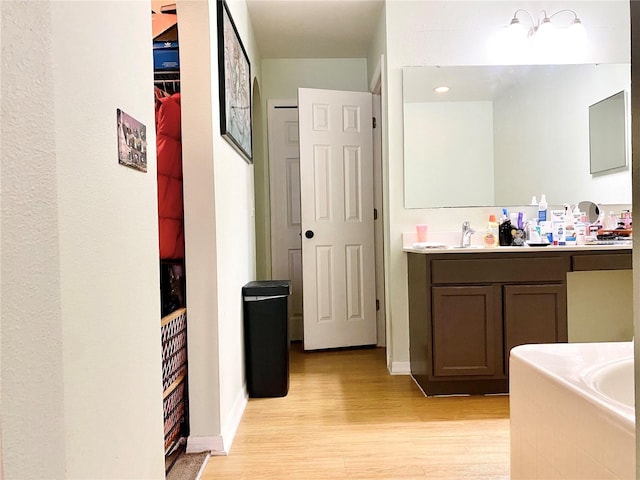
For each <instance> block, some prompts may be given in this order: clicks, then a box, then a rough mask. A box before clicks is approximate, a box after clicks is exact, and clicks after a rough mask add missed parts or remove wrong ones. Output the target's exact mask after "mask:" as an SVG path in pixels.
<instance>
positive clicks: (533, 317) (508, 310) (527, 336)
mask: <svg viewBox="0 0 640 480" xmlns="http://www.w3.org/2000/svg"><path fill="white" fill-rule="evenodd" d="M504 329H505V356H506V360H507V361H508V358H509V352H510V351H511V349H512V348H513V347H516V346H518V345H524V344H527V343H557V342H566V341H567V290H566V286H565V285H505V286H504Z"/></svg>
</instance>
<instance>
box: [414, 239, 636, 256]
mask: <svg viewBox="0 0 640 480" xmlns="http://www.w3.org/2000/svg"><path fill="white" fill-rule="evenodd" d="M632 248H633V246H632V245H631V243H626V242H625V243H624V244H622V245H549V246H546V247H530V246H528V245H526V246H523V247H496V248H484V247H480V248H477V247H472V248H452V247H443V248H411V247H404V248H403V249H402V250H403V251H405V252H408V253H423V254H425V255H429V254H434V253H437V254H441V253H464V254H469V253H505V254H508V253H514V252H516V253H518V252H519V253H528V252H548V251H557V252H571V251H579V252H584V251H597V252H599V251H603V250H604V251H606V250H631V249H632Z"/></svg>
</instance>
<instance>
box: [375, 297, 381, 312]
mask: <svg viewBox="0 0 640 480" xmlns="http://www.w3.org/2000/svg"><path fill="white" fill-rule="evenodd" d="M378 310H380V300H378V299H377V298H376V311H378Z"/></svg>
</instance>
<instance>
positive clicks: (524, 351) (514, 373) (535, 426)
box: [509, 342, 635, 480]
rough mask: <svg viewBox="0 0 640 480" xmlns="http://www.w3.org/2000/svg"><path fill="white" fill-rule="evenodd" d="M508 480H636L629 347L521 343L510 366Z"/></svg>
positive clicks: (512, 353)
mask: <svg viewBox="0 0 640 480" xmlns="http://www.w3.org/2000/svg"><path fill="white" fill-rule="evenodd" d="M509 365H510V366H509V378H510V380H509V382H510V386H509V392H510V416H511V479H512V480H517V479H525V478H526V479H545V480H547V479H551V478H563V479H580V480H586V479H598V480H601V479H630V480H631V479H635V408H634V405H635V402H634V373H633V344H632V342H611V343H569V344H566V343H565V344H544V345H522V346H519V347H516V348H514V349H513V350H512V351H511V358H510V362H509Z"/></svg>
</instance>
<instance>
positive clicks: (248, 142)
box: [216, 0, 253, 163]
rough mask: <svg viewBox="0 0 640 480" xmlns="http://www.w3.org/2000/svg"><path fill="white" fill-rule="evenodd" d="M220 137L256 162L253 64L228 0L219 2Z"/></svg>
mask: <svg viewBox="0 0 640 480" xmlns="http://www.w3.org/2000/svg"><path fill="white" fill-rule="evenodd" d="M216 3H217V9H218V79H219V84H220V88H219V94H220V134H221V135H222V137H223V138H225V139H226V140H227V141H228V142H229V143H230V144H231V146H233V147H234V148H235V149H236V150H237V151H238V153H240V155H242V157H243V158H244V159H245V160H246V161H247V163H253V148H252V141H253V135H252V131H251V127H252V125H251V122H252V113H251V63H250V62H249V56H248V55H247V51H246V50H245V49H244V45H243V44H242V40H241V38H240V35H239V34H238V30H237V28H236V25H235V23H234V21H233V17H232V16H231V12H230V11H229V7H228V6H227V2H225V1H224V0H218V1H217V2H216Z"/></svg>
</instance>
